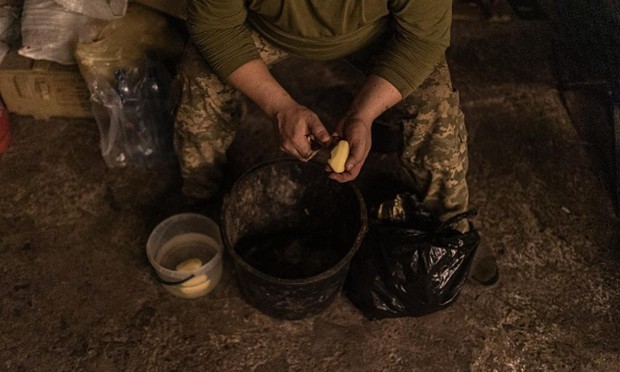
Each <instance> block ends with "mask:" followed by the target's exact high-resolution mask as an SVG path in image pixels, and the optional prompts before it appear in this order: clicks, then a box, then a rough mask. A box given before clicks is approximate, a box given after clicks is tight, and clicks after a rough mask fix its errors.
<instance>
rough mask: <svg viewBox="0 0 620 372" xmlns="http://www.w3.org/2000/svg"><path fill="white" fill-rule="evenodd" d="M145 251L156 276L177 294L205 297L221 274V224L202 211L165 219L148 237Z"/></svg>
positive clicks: (215, 284)
mask: <svg viewBox="0 0 620 372" xmlns="http://www.w3.org/2000/svg"><path fill="white" fill-rule="evenodd" d="M146 254H147V257H148V259H149V262H150V263H151V266H152V267H153V271H154V273H155V276H156V279H157V280H158V281H159V282H160V283H161V284H162V285H163V286H164V288H165V289H166V290H167V291H168V292H170V293H172V294H173V295H175V296H178V297H182V298H197V297H201V296H204V295H206V294H207V293H209V292H211V291H212V290H213V289H214V288H215V287H216V286H217V284H218V283H219V281H220V279H221V277H222V254H223V244H222V239H221V237H220V229H219V226H218V225H217V224H216V223H215V222H213V220H211V219H210V218H208V217H205V216H203V215H200V214H196V213H182V214H177V215H174V216H172V217H169V218H167V219H165V220H164V221H162V222H161V223H160V224H159V225H157V226H156V227H155V229H153V231H152V232H151V235H150V236H149V239H148V241H147V243H146Z"/></svg>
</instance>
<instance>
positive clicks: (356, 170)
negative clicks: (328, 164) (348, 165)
mask: <svg viewBox="0 0 620 372" xmlns="http://www.w3.org/2000/svg"><path fill="white" fill-rule="evenodd" d="M361 169H362V164H358V165H356V166H355V167H353V168H352V169H351V170H350V171H345V172H343V173H335V172H332V173H330V174H329V178H331V179H332V180H334V181H337V182H340V183H344V182H349V181H353V180H354V179H356V178H357V176H358V175H359V174H360V171H361Z"/></svg>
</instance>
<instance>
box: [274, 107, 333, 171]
mask: <svg viewBox="0 0 620 372" xmlns="http://www.w3.org/2000/svg"><path fill="white" fill-rule="evenodd" d="M273 121H274V126H275V133H276V137H277V138H278V142H279V144H280V149H281V150H282V151H284V152H286V153H289V154H291V155H292V156H294V157H295V158H297V159H299V160H301V161H303V162H306V161H308V160H309V158H310V155H311V154H312V149H311V147H310V138H312V139H314V140H315V141H318V142H320V143H322V144H326V143H328V142H329V141H330V140H331V136H330V135H329V133H328V132H327V130H326V129H325V126H324V125H323V123H321V120H320V119H319V117H318V116H317V115H316V114H315V113H314V112H313V111H312V110H310V109H308V108H307V107H305V106H303V105H300V104H298V103H293V104H289V105H287V106H285V107H283V108H281V109H280V110H278V111H277V112H276V115H275V117H274V118H273Z"/></svg>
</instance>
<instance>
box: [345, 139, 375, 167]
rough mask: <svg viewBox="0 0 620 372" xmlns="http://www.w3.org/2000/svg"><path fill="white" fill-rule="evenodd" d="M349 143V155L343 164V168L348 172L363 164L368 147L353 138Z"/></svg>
mask: <svg viewBox="0 0 620 372" xmlns="http://www.w3.org/2000/svg"><path fill="white" fill-rule="evenodd" d="M349 145H350V148H349V157H348V158H347V161H346V163H345V165H344V169H345V170H346V171H348V172H350V171H351V170H352V169H354V168H355V167H357V166H358V165H359V166H360V167H361V165H362V164H364V161H365V160H366V157H367V156H368V151H367V150H366V149H367V148H369V147H370V146H366V144H362V143H360V142H359V141H355V140H352V141H351V143H350V144H349ZM358 172H359V171H358Z"/></svg>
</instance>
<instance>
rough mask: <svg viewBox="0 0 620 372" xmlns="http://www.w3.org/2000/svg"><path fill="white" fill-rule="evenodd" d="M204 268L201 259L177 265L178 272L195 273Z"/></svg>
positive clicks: (191, 259)
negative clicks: (201, 267) (194, 271)
mask: <svg viewBox="0 0 620 372" xmlns="http://www.w3.org/2000/svg"><path fill="white" fill-rule="evenodd" d="M200 266H202V261H201V260H200V258H189V259H187V260H185V261H183V262H181V263H179V264H178V265H177V271H193V270H196V269H199V268H200Z"/></svg>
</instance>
